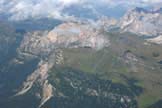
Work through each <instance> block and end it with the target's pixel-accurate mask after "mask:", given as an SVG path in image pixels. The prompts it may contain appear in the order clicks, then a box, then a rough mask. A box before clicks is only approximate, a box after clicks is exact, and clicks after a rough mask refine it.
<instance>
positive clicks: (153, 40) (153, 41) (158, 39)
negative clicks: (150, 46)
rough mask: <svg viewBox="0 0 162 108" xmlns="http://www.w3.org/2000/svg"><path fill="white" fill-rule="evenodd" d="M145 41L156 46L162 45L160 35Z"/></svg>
mask: <svg viewBox="0 0 162 108" xmlns="http://www.w3.org/2000/svg"><path fill="white" fill-rule="evenodd" d="M147 41H149V42H152V43H156V44H162V35H160V36H157V37H155V38H151V39H147Z"/></svg>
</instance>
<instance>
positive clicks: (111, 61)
mask: <svg viewBox="0 0 162 108" xmlns="http://www.w3.org/2000/svg"><path fill="white" fill-rule="evenodd" d="M107 36H108V37H109V39H110V40H111V46H110V47H109V48H105V49H103V50H100V51H95V50H92V49H88V48H79V49H63V56H64V65H63V66H65V67H72V68H74V69H78V70H81V71H84V72H88V73H91V74H98V75H99V76H100V77H102V78H104V79H110V80H112V81H113V82H117V83H122V84H125V85H127V84H128V82H127V81H126V79H125V78H124V77H121V76H122V75H124V76H126V77H128V78H133V79H136V80H138V82H137V85H139V86H141V87H143V88H144V92H143V94H141V95H140V96H139V97H137V100H138V102H139V108H146V107H148V106H149V105H151V104H153V103H154V102H156V101H157V100H158V99H161V98H162V94H161V92H162V84H161V82H162V79H161V77H162V70H161V69H160V65H159V64H158V63H157V62H158V61H159V60H162V50H161V46H158V45H154V44H149V45H145V44H144V43H145V42H144V40H142V39H140V38H138V37H137V36H135V35H132V34H129V33H121V34H120V33H113V34H112V33H107ZM126 50H130V51H131V52H132V53H134V54H135V55H136V56H137V57H138V58H140V59H142V60H143V61H144V64H145V65H144V66H138V65H137V66H138V72H132V71H131V69H130V67H129V66H128V65H127V64H124V63H123V61H121V60H120V59H119V58H120V56H121V55H122V54H123V53H124V52H125V51H126ZM154 52H156V53H159V56H158V57H154V56H153V53H154Z"/></svg>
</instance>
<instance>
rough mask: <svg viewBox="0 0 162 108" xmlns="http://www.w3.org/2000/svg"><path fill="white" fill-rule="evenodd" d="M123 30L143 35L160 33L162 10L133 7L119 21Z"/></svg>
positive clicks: (161, 30) (161, 32)
mask: <svg viewBox="0 0 162 108" xmlns="http://www.w3.org/2000/svg"><path fill="white" fill-rule="evenodd" d="M120 27H121V29H122V30H124V31H129V32H133V33H135V34H140V35H144V36H159V35H160V34H162V11H161V8H160V9H157V10H153V11H151V10H146V9H143V8H135V9H134V10H131V11H129V12H128V13H127V14H126V15H125V16H124V17H123V18H122V19H121V21H120Z"/></svg>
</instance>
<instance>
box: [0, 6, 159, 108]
mask: <svg viewBox="0 0 162 108" xmlns="http://www.w3.org/2000/svg"><path fill="white" fill-rule="evenodd" d="M71 6H72V7H70V8H69V7H67V8H64V9H63V10H62V11H64V12H65V13H68V15H70V16H71V15H72V16H73V17H68V18H67V19H64V20H62V19H51V18H38V19H32V18H31V19H30V20H21V21H12V20H6V19H3V18H2V19H3V20H2V21H1V22H0V43H1V45H0V91H1V92H0V106H3V108H11V107H12V108H53V107H54V108H76V107H77V108H99V107H101V108H161V107H162V104H161V101H162V94H161V91H162V83H161V82H162V79H161V77H162V50H161V48H162V8H158V9H146V8H138V7H137V8H135V9H131V10H130V11H128V12H127V13H126V14H125V15H124V16H123V17H122V18H120V19H114V18H108V17H107V16H108V15H105V16H102V15H100V13H102V12H103V13H104V14H105V13H107V12H106V11H107V10H106V9H105V10H104V11H103V9H101V10H102V12H101V11H100V12H98V13H97V12H95V11H92V9H91V8H90V7H86V8H83V7H82V6H80V7H78V6H79V5H71ZM76 9H77V10H76ZM107 14H108V13H107Z"/></svg>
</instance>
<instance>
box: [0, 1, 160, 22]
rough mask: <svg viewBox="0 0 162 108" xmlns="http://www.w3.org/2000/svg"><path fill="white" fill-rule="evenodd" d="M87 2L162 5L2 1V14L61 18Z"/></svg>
mask: <svg viewBox="0 0 162 108" xmlns="http://www.w3.org/2000/svg"><path fill="white" fill-rule="evenodd" d="M85 2H86V3H87V2H88V3H89V4H91V5H92V6H93V5H95V6H96V5H98V4H100V5H101V4H104V5H108V6H109V7H112V6H118V5H124V6H126V7H129V6H144V5H152V4H158V3H162V0H95V1H94V0H0V13H7V14H9V15H11V17H10V19H11V20H23V19H27V18H39V17H54V18H60V17H61V16H62V12H61V11H62V10H63V9H64V7H67V6H70V5H71V4H77V3H85ZM84 5H85V4H84ZM65 16H66V15H65Z"/></svg>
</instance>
